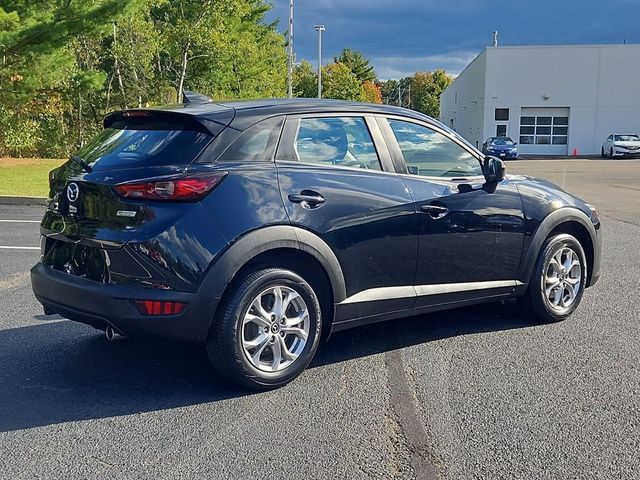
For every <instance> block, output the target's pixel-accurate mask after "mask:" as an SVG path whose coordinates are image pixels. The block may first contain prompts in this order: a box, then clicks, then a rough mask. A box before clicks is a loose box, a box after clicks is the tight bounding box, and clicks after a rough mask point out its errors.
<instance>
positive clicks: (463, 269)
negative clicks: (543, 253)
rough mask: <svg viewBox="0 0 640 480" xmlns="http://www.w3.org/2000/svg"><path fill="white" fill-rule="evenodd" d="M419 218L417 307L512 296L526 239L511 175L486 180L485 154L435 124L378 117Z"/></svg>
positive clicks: (520, 206)
mask: <svg viewBox="0 0 640 480" xmlns="http://www.w3.org/2000/svg"><path fill="white" fill-rule="evenodd" d="M379 125H380V127H381V131H382V132H383V133H384V136H385V138H387V139H388V140H389V142H388V143H389V150H390V152H391V154H392V156H393V157H394V159H395V161H396V164H397V167H396V168H398V170H399V171H400V177H401V178H402V179H403V181H404V182H405V184H406V185H407V187H408V189H409V191H410V192H411V194H412V196H413V198H414V200H415V211H416V216H417V222H418V232H417V233H418V244H419V246H418V263H417V269H416V277H415V280H414V284H415V288H416V291H417V293H418V300H417V303H416V307H420V306H427V305H430V304H433V303H440V302H447V301H458V300H465V299H474V298H479V297H481V298H484V297H487V296H493V295H500V294H504V293H509V292H510V291H511V290H513V288H514V286H515V284H516V282H515V279H516V278H517V270H518V266H519V262H520V255H521V252H522V246H523V240H524V215H523V210H522V201H521V199H520V195H519V193H518V191H517V189H516V187H515V185H513V184H511V182H510V181H509V180H508V179H505V180H503V181H502V182H501V183H499V184H497V185H495V184H493V185H487V184H486V183H485V179H484V176H483V173H482V160H481V155H480V154H479V152H477V151H476V150H475V149H473V148H472V147H470V146H468V145H467V144H465V143H464V141H462V140H460V139H458V138H457V137H456V136H455V135H454V134H453V133H451V132H448V131H446V130H445V129H443V128H440V127H438V126H437V125H430V124H424V123H420V122H418V121H416V122H414V121H410V120H407V119H401V118H380V119H379Z"/></svg>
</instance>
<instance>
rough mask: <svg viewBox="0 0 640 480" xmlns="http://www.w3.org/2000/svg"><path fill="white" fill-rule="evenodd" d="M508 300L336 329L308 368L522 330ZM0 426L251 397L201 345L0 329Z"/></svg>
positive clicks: (77, 329) (73, 329) (45, 326)
mask: <svg viewBox="0 0 640 480" xmlns="http://www.w3.org/2000/svg"><path fill="white" fill-rule="evenodd" d="M526 326H530V324H529V323H528V322H527V321H526V320H524V319H522V318H521V316H520V314H519V311H518V310H517V309H516V308H515V307H514V306H513V305H512V304H506V305H505V304H493V305H485V306H478V307H468V308H464V309H458V310H452V311H448V312H441V313H434V314H431V315H422V316H419V317H413V318H410V319H405V320H398V321H392V322H387V323H381V324H376V325H369V326H366V327H362V328H357V329H354V330H349V331H345V332H340V333H337V334H335V335H334V336H333V337H332V338H331V340H330V341H329V342H327V343H325V344H323V345H321V347H320V349H319V351H318V353H317V355H316V358H315V360H314V361H313V363H312V365H311V367H310V368H318V367H322V366H324V365H328V364H332V363H337V362H342V361H346V360H349V359H352V358H359V357H365V356H368V355H373V354H376V353H381V352H385V351H389V350H394V349H398V348H403V347H408V346H412V345H416V344H421V343H428V342H430V341H433V340H437V339H442V338H448V337H453V336H458V335H466V334H471V333H478V332H490V331H497V330H508V329H513V328H522V327H526ZM0 365H1V367H2V368H1V369H0V432H6V431H12V430H18V429H25V428H33V427H37V426H44V425H52V424H57V423H63V422H68V421H80V420H88V419H97V418H107V417H113V416H119V415H129V414H136V413H140V412H149V411H156V410H164V409H169V408H176V407H181V406H188V405H197V404H203V403H209V402H216V401H220V400H224V399H229V398H234V397H239V396H246V395H251V394H252V392H250V391H247V390H243V389H240V388H237V387H235V386H233V385H230V384H229V383H228V382H226V381H224V380H222V379H220V378H218V377H216V376H215V375H214V374H213V372H212V369H211V367H210V366H209V362H208V359H207V356H206V354H205V352H204V349H203V348H200V347H198V346H194V345H190V344H181V343H173V342H163V341H142V340H136V341H128V340H121V341H115V342H108V341H107V340H106V339H105V338H104V335H100V334H99V333H98V332H96V331H95V330H93V329H91V328H90V327H86V326H84V325H80V324H77V323H74V322H70V321H66V320H58V321H53V322H46V323H42V324H39V325H34V326H29V327H22V328H14V329H7V330H0Z"/></svg>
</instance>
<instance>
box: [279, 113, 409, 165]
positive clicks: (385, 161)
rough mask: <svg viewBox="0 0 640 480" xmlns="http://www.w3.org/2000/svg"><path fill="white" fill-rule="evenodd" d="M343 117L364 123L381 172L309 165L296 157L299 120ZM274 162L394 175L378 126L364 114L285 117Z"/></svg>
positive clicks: (320, 114) (317, 114) (305, 114)
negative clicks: (354, 118)
mask: <svg viewBox="0 0 640 480" xmlns="http://www.w3.org/2000/svg"><path fill="white" fill-rule="evenodd" d="M345 117H357V118H362V119H363V120H364V122H365V126H366V127H367V129H368V131H369V135H371V141H372V142H373V146H374V148H375V150H376V154H377V155H378V160H379V161H380V168H381V170H374V169H362V168H359V167H350V166H342V165H331V166H329V165H323V164H321V163H310V162H302V161H300V158H299V157H298V152H297V151H296V147H295V142H296V137H297V135H298V130H299V128H300V120H302V119H305V118H345ZM275 161H276V162H280V163H281V162H292V163H295V164H299V165H305V166H314V167H319V168H338V169H348V170H355V171H359V172H363V171H366V172H368V173H383V174H389V173H396V171H395V168H394V165H393V162H392V160H391V154H390V153H389V150H388V148H387V144H386V142H385V141H384V139H383V135H382V133H381V132H380V129H379V127H378V124H377V123H376V122H375V120H374V119H373V115H371V114H370V113H365V112H314V113H303V114H296V115H287V116H286V118H285V122H284V127H283V129H282V134H281V136H280V142H279V144H278V148H277V150H276V154H275Z"/></svg>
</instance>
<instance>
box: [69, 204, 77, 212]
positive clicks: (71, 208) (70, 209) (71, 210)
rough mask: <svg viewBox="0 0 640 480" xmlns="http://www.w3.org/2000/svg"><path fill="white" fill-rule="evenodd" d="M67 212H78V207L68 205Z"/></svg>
mask: <svg viewBox="0 0 640 480" xmlns="http://www.w3.org/2000/svg"><path fill="white" fill-rule="evenodd" d="M69 213H78V208H77V207H74V206H73V205H69Z"/></svg>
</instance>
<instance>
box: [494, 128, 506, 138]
mask: <svg viewBox="0 0 640 480" xmlns="http://www.w3.org/2000/svg"><path fill="white" fill-rule="evenodd" d="M506 136H507V126H506V125H496V137H506Z"/></svg>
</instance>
